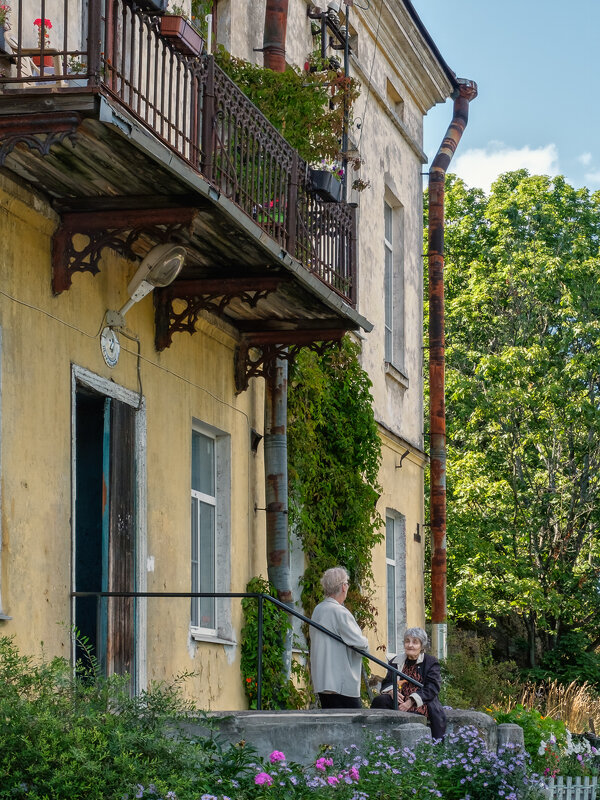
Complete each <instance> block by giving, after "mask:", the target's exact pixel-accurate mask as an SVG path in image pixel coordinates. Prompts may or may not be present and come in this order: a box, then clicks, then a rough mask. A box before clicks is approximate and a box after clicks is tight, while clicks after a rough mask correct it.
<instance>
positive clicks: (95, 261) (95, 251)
mask: <svg viewBox="0 0 600 800" xmlns="http://www.w3.org/2000/svg"><path fill="white" fill-rule="evenodd" d="M197 213H198V212H197V209H195V208H153V209H132V210H119V211H93V212H90V211H82V212H65V213H63V215H62V219H61V224H60V226H59V228H58V229H57V231H56V233H55V234H54V236H53V239H52V290H53V292H54V294H60V293H61V292H64V291H65V290H66V289H68V288H69V287H70V286H71V281H72V279H73V275H74V274H75V273H76V272H91V273H92V275H96V274H97V273H98V272H99V271H100V267H99V263H100V259H101V258H102V251H103V250H104V248H105V247H110V248H111V249H112V250H115V251H116V252H117V253H120V254H121V255H122V256H124V257H125V258H128V259H129V260H131V261H134V260H137V259H138V258H140V254H139V253H137V252H136V251H135V250H134V247H135V246H136V245H137V243H138V242H139V241H140V240H143V239H146V240H149V242H150V245H151V246H153V245H155V244H164V243H166V242H169V241H172V240H173V239H178V238H179V239H181V238H183V237H184V234H185V233H189V232H190V231H191V227H192V224H193V221H194V217H195V216H196V214H197ZM80 237H83V239H84V241H83V242H82V241H81V240H80Z"/></svg>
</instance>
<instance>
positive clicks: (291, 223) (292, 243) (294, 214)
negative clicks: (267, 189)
mask: <svg viewBox="0 0 600 800" xmlns="http://www.w3.org/2000/svg"><path fill="white" fill-rule="evenodd" d="M285 221H286V230H287V251H288V253H289V254H290V255H291V256H294V257H295V255H296V236H297V232H298V153H297V152H296V151H295V150H294V152H293V154H292V170H291V173H290V183H289V187H288V198H287V208H286V220H285Z"/></svg>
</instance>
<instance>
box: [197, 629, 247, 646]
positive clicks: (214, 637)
mask: <svg viewBox="0 0 600 800" xmlns="http://www.w3.org/2000/svg"><path fill="white" fill-rule="evenodd" d="M190 635H191V637H192V640H193V641H194V642H207V643H208V644H226V645H229V646H235V645H236V644H237V642H236V641H235V639H223V637H222V636H219V635H218V634H216V633H203V632H202V631H195V630H193V629H192V632H191V634H190Z"/></svg>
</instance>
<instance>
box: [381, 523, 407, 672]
mask: <svg viewBox="0 0 600 800" xmlns="http://www.w3.org/2000/svg"><path fill="white" fill-rule="evenodd" d="M385 537H386V538H385V551H386V555H385V565H386V566H385V572H386V576H385V582H386V606H387V630H386V637H387V655H388V658H391V657H392V656H395V655H397V654H398V652H399V651H400V649H401V647H402V635H403V632H404V629H405V627H406V519H405V517H404V516H403V515H402V514H400V513H398V512H397V511H394V510H392V509H387V510H386V514H385ZM388 537H389V538H388ZM390 539H391V542H390ZM390 544H391V547H389V545H390ZM390 551H391V555H388V554H389V553H390ZM390 568H391V570H392V572H393V582H394V586H393V598H394V607H393V609H392V611H393V615H394V623H395V624H394V629H393V633H392V637H391V636H390V608H389V601H388V598H389V594H390V592H389V589H390V586H389V574H390Z"/></svg>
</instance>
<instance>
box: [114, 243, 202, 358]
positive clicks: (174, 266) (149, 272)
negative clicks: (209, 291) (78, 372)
mask: <svg viewBox="0 0 600 800" xmlns="http://www.w3.org/2000/svg"><path fill="white" fill-rule="evenodd" d="M186 255H187V253H186V250H185V248H184V247H182V246H181V245H174V244H170V243H167V244H159V245H157V246H156V247H153V248H152V250H150V252H149V253H148V255H147V256H146V257H145V258H144V260H143V261H142V263H141V264H140V266H139V267H138V269H137V272H136V273H135V275H134V276H133V278H132V279H131V280H130V281H129V284H128V286H127V294H128V295H129V300H127V302H126V303H125V304H124V305H123V306H122V307H121V308H120V309H119V310H118V311H111V310H108V311H107V312H106V315H105V318H106V327H105V328H104V329H103V331H102V333H101V334H100V347H101V350H102V355H103V357H104V361H105V362H106V364H107V365H108V366H109V367H114V366H116V364H117V362H118V361H119V354H120V351H121V345H120V343H119V338H118V336H117V334H116V331H115V329H117V330H120V329H121V328H124V327H125V314H127V312H128V311H129V309H130V308H131V307H132V306H134V305H135V304H136V303H138V302H139V301H140V300H141V299H142V298H143V297H146V295H147V294H150V292H151V291H152V290H153V289H155V288H156V287H157V286H159V287H160V286H168V285H169V284H170V283H172V282H173V281H174V280H175V278H176V277H177V276H178V275H179V273H180V272H181V269H182V268H183V264H184V262H185V258H186Z"/></svg>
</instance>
